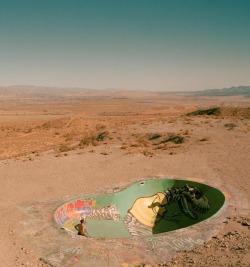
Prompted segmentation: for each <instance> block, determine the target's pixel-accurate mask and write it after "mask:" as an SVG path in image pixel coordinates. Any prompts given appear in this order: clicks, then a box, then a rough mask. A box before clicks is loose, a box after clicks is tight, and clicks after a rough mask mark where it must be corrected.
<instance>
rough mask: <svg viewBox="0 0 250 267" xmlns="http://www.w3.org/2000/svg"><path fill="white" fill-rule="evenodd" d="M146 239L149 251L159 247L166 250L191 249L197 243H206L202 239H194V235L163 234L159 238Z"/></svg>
mask: <svg viewBox="0 0 250 267" xmlns="http://www.w3.org/2000/svg"><path fill="white" fill-rule="evenodd" d="M145 241H146V242H147V243H148V251H150V250H155V249H157V251H158V250H159V249H161V248H162V249H164V250H169V251H171V250H189V249H192V248H194V246H195V245H201V244H203V243H204V241H203V240H202V239H196V240H194V239H193V238H192V237H178V238H176V237H169V236H163V237H159V238H157V237H156V238H153V237H147V238H146V239H145Z"/></svg>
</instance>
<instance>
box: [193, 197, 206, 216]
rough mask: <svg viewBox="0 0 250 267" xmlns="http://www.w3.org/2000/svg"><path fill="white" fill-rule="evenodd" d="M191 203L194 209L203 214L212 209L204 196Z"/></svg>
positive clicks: (194, 199)
mask: <svg viewBox="0 0 250 267" xmlns="http://www.w3.org/2000/svg"><path fill="white" fill-rule="evenodd" d="M190 202H191V205H192V207H193V209H194V210H196V211H198V212H201V213H206V212H207V211H209V210H210V208H211V204H210V202H209V200H208V199H207V198H206V197H205V196H202V197H200V198H199V199H196V198H192V199H190Z"/></svg>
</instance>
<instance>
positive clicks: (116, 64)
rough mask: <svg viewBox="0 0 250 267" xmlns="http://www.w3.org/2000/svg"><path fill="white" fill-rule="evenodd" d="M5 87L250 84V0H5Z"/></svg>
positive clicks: (1, 32) (1, 45) (1, 23)
mask: <svg viewBox="0 0 250 267" xmlns="http://www.w3.org/2000/svg"><path fill="white" fill-rule="evenodd" d="M0 85H1V86H7V85H39V86H55V87H81V88H92V89H105V88H116V89H124V90H151V91H186V90H189V91H190V90H203V89H211V88H225V87H231V86H238V85H250V1H249V0H0Z"/></svg>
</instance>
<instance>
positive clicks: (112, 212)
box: [86, 205, 120, 221]
mask: <svg viewBox="0 0 250 267" xmlns="http://www.w3.org/2000/svg"><path fill="white" fill-rule="evenodd" d="M86 218H92V219H98V220H101V219H105V220H114V221H119V220H120V214H119V213H118V212H117V210H116V206H115V205H113V206H110V207H104V208H102V209H101V210H96V209H94V210H92V213H91V214H89V215H87V216H86Z"/></svg>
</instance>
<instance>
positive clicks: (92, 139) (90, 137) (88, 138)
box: [79, 133, 97, 147]
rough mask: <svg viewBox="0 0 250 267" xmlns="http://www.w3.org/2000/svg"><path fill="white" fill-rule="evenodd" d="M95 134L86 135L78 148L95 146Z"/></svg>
mask: <svg viewBox="0 0 250 267" xmlns="http://www.w3.org/2000/svg"><path fill="white" fill-rule="evenodd" d="M96 138H97V136H96V134H95V133H88V134H86V135H85V136H84V137H83V138H82V139H81V140H80V142H79V146H80V147H85V146H88V145H90V144H91V145H95V144H96V143H95V141H96Z"/></svg>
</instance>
